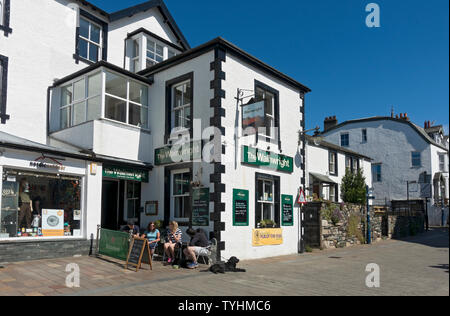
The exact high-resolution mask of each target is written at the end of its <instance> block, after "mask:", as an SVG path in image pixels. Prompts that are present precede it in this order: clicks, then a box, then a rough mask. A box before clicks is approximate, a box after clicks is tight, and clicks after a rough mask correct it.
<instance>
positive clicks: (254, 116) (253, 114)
mask: <svg viewBox="0 0 450 316" xmlns="http://www.w3.org/2000/svg"><path fill="white" fill-rule="evenodd" d="M264 108H265V102H264V101H261V102H256V103H252V104H247V105H244V106H243V107H242V129H243V130H244V131H246V135H253V134H256V131H257V130H258V128H260V127H263V126H264V117H265V112H264ZM247 129H248V130H247Z"/></svg>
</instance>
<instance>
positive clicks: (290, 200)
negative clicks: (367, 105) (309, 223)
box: [281, 195, 294, 226]
mask: <svg viewBox="0 0 450 316" xmlns="http://www.w3.org/2000/svg"><path fill="white" fill-rule="evenodd" d="M281 215H282V217H283V218H282V224H283V226H294V197H293V196H292V195H282V196H281Z"/></svg>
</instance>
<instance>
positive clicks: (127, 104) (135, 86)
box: [105, 71, 148, 128]
mask: <svg viewBox="0 0 450 316" xmlns="http://www.w3.org/2000/svg"><path fill="white" fill-rule="evenodd" d="M105 73H106V80H105V117H106V118H108V119H111V120H115V121H119V122H123V123H127V124H130V125H134V126H138V127H142V128H147V126H148V87H147V86H145V85H143V84H140V83H137V82H135V81H133V80H129V79H127V78H125V77H122V76H120V75H116V74H114V73H112V72H109V71H106V72H105Z"/></svg>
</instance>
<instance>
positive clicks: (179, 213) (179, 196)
mask: <svg viewBox="0 0 450 316" xmlns="http://www.w3.org/2000/svg"><path fill="white" fill-rule="evenodd" d="M190 183H191V173H190V172H188V171H176V172H174V173H173V174H172V201H171V203H172V209H173V217H174V218H175V219H188V218H190V217H191V197H190Z"/></svg>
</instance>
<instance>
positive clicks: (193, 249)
mask: <svg viewBox="0 0 450 316" xmlns="http://www.w3.org/2000/svg"><path fill="white" fill-rule="evenodd" d="M186 233H187V234H188V235H189V236H190V237H191V241H190V243H189V246H188V247H187V248H186V249H184V255H185V256H186V258H187V259H188V260H191V261H192V263H191V264H189V265H188V268H189V269H195V268H197V267H198V262H197V259H198V257H200V256H208V254H209V251H208V249H207V247H208V246H209V242H208V239H207V238H206V234H205V232H204V231H203V230H201V229H198V230H197V231H195V230H193V229H192V228H189V229H188V230H187V232H186Z"/></svg>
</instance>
